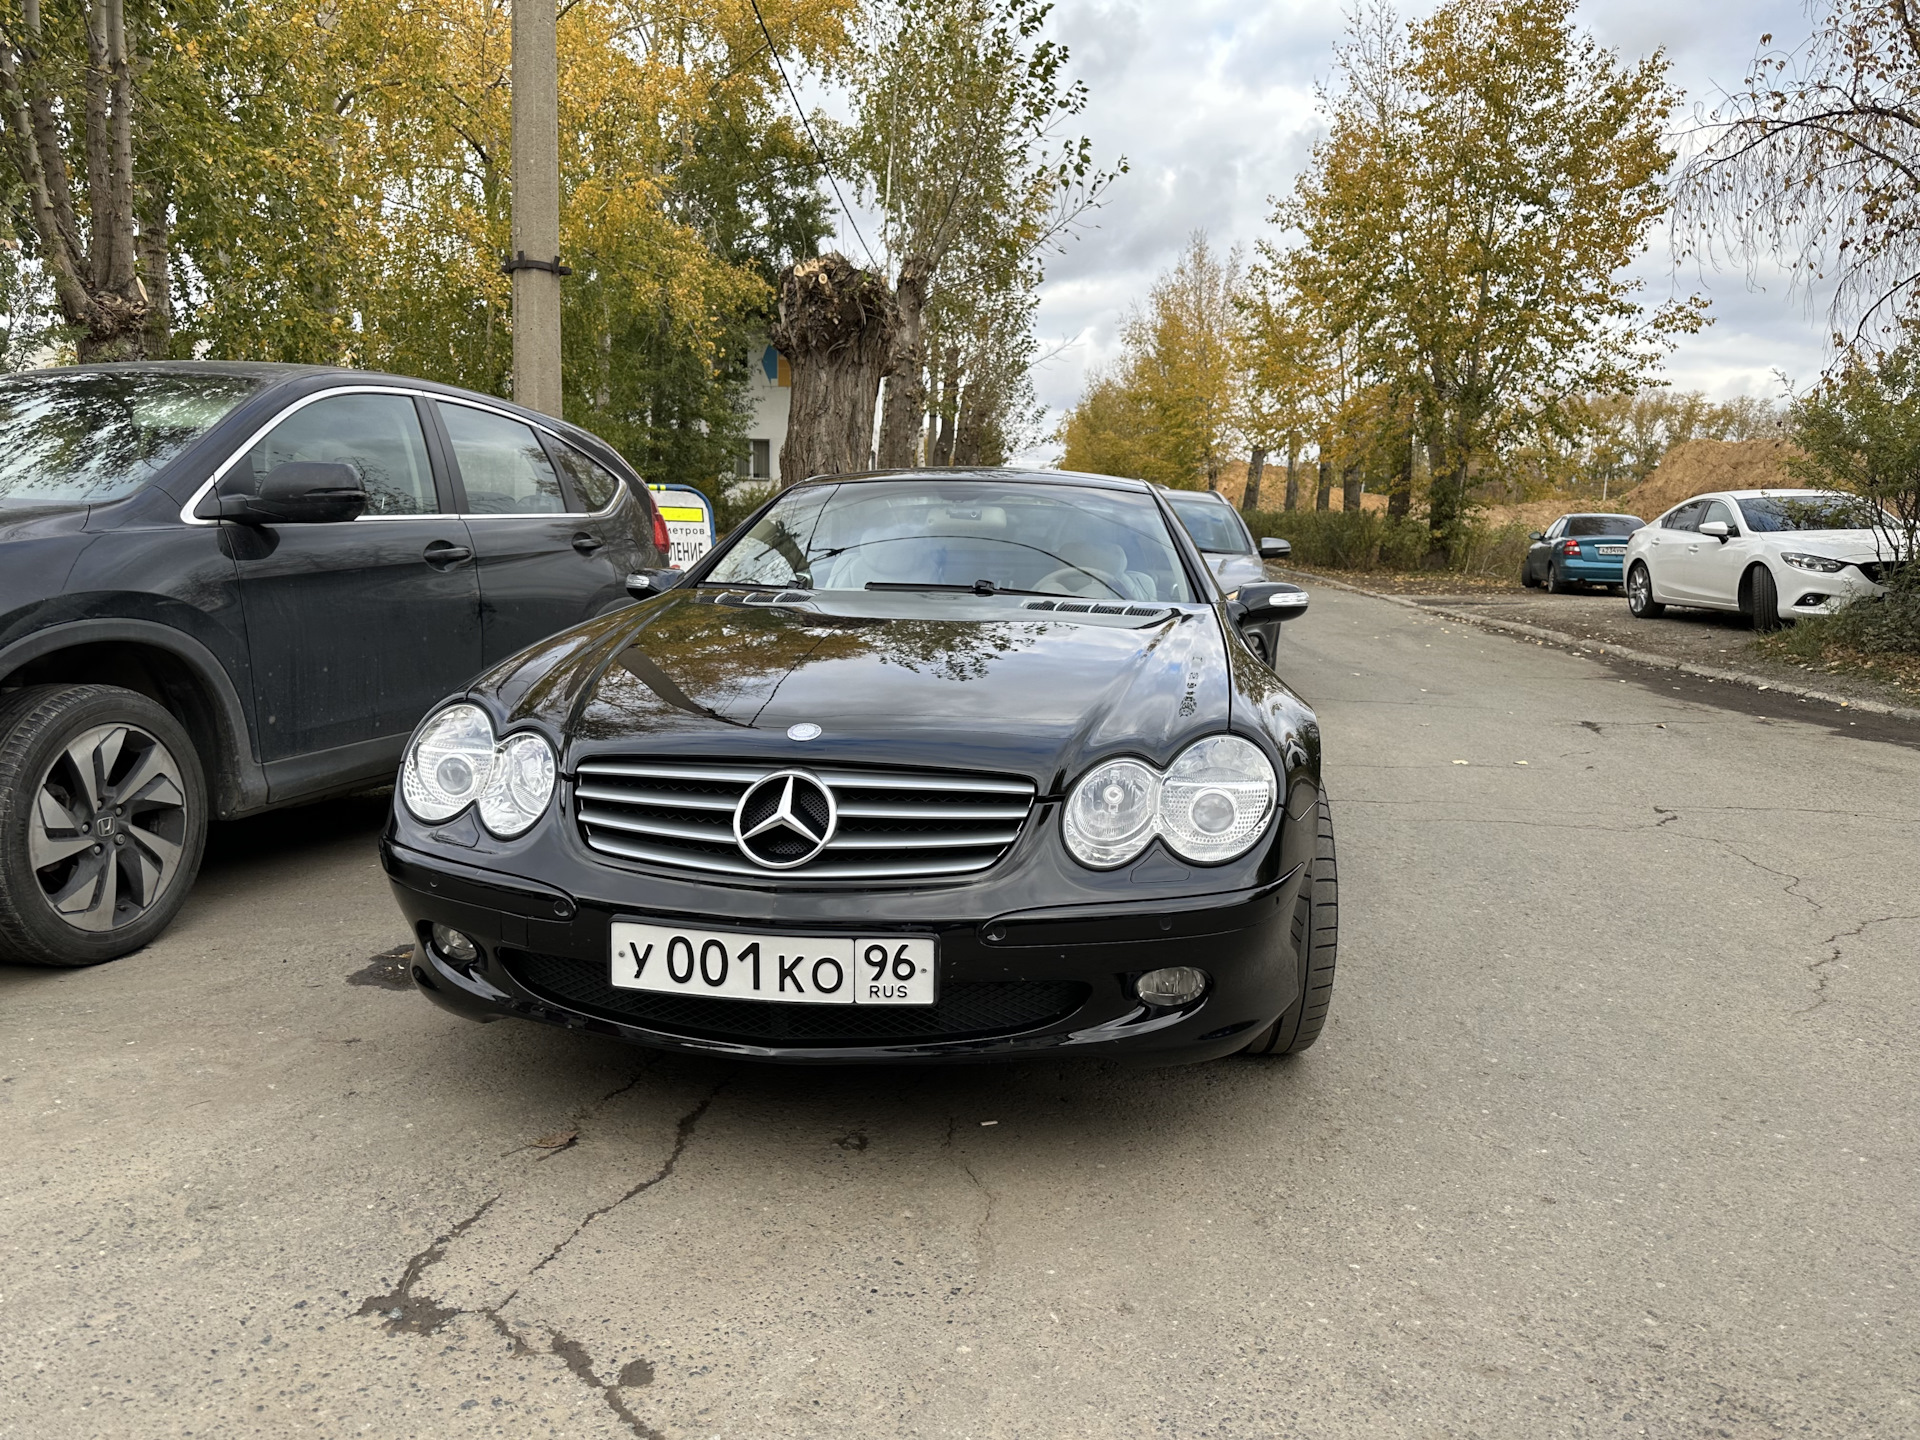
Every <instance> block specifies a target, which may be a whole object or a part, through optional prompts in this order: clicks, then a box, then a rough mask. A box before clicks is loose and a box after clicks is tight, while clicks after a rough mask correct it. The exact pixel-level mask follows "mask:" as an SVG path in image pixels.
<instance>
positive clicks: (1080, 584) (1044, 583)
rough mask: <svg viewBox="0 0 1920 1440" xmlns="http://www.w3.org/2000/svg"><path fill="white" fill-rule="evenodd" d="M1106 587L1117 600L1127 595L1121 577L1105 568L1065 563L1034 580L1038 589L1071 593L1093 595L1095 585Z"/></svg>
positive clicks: (1035, 587) (1108, 592)
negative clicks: (1121, 590)
mask: <svg viewBox="0 0 1920 1440" xmlns="http://www.w3.org/2000/svg"><path fill="white" fill-rule="evenodd" d="M1094 585H1099V586H1102V587H1104V588H1105V590H1106V592H1107V594H1109V595H1111V596H1113V598H1114V599H1116V600H1124V599H1126V598H1127V597H1126V596H1125V595H1122V594H1121V593H1120V577H1119V576H1118V575H1112V574H1109V573H1107V572H1106V571H1104V570H1088V569H1083V568H1082V567H1080V566H1078V565H1063V566H1061V567H1060V568H1059V569H1058V570H1056V571H1054V572H1053V573H1052V574H1051V575H1043V576H1042V577H1041V578H1040V579H1039V580H1037V581H1035V582H1034V586H1033V588H1034V589H1036V590H1064V591H1065V592H1066V593H1067V594H1069V595H1092V594H1094V593H1095V592H1094V590H1093V588H1092V587H1093V586H1094Z"/></svg>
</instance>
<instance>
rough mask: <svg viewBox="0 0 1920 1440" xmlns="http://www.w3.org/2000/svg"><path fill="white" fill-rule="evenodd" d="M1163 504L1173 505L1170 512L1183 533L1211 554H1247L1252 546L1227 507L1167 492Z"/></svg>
mask: <svg viewBox="0 0 1920 1440" xmlns="http://www.w3.org/2000/svg"><path fill="white" fill-rule="evenodd" d="M1167 503H1168V504H1170V505H1171V506H1173V513H1174V514H1176V515H1178V516H1179V517H1180V523H1181V524H1182V525H1184V526H1186V527H1187V533H1188V534H1189V535H1191V536H1193V543H1194V544H1195V545H1197V546H1199V547H1200V548H1201V549H1202V550H1204V551H1206V552H1207V553H1208V554H1211V555H1251V554H1252V553H1253V545H1252V544H1251V543H1250V542H1249V541H1248V539H1247V532H1246V531H1245V530H1243V529H1242V528H1241V526H1240V522H1239V520H1237V519H1236V518H1234V514H1233V511H1231V510H1229V509H1228V508H1227V507H1226V506H1225V505H1223V504H1221V503H1220V502H1219V501H1218V500H1204V499H1202V498H1200V497H1199V496H1197V495H1196V496H1193V497H1191V498H1189V497H1187V496H1185V495H1169V496H1167Z"/></svg>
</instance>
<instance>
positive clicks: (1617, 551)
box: [1593, 545, 1627, 555]
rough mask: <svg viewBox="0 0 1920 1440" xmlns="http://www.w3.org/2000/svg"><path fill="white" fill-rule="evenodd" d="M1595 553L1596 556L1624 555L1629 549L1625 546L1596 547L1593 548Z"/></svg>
mask: <svg viewBox="0 0 1920 1440" xmlns="http://www.w3.org/2000/svg"><path fill="white" fill-rule="evenodd" d="M1593 553H1594V554H1596V555H1624V554H1626V553H1627V547H1626V546H1624V545H1596V546H1594V547H1593Z"/></svg>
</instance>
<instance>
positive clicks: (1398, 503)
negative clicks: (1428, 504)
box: [1387, 431, 1414, 518]
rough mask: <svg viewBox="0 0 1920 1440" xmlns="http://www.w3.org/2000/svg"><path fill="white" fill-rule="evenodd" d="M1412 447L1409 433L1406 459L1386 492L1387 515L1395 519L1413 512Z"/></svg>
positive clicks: (1411, 436)
mask: <svg viewBox="0 0 1920 1440" xmlns="http://www.w3.org/2000/svg"><path fill="white" fill-rule="evenodd" d="M1413 445H1414V440H1413V434H1412V432H1411V431H1409V432H1408V434H1407V453H1406V458H1405V459H1404V460H1402V461H1401V462H1400V470H1399V473H1398V474H1396V475H1395V476H1394V477H1393V485H1392V488H1390V489H1389V490H1388V491H1387V514H1389V515H1392V516H1395V517H1396V518H1404V517H1405V516H1407V515H1409V514H1411V513H1412V511H1413Z"/></svg>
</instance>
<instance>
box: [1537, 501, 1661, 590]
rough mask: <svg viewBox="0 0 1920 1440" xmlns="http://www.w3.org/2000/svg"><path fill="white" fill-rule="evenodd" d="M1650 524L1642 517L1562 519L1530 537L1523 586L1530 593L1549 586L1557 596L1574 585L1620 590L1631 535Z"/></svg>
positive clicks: (1587, 516) (1567, 517)
mask: <svg viewBox="0 0 1920 1440" xmlns="http://www.w3.org/2000/svg"><path fill="white" fill-rule="evenodd" d="M1646 523H1647V522H1646V521H1644V520H1642V519H1641V518H1640V517H1639V516H1638V515H1562V516H1561V517H1560V518H1559V519H1558V520H1556V521H1554V522H1553V524H1551V525H1549V526H1548V527H1547V528H1546V529H1545V530H1541V531H1535V532H1534V533H1533V534H1532V535H1530V536H1528V537H1527V538H1528V539H1529V540H1530V541H1532V543H1531V544H1530V545H1529V546H1528V547H1527V558H1526V559H1525V560H1524V561H1522V562H1521V565H1520V583H1521V584H1522V585H1524V586H1526V587H1527V588H1528V589H1529V590H1537V589H1538V588H1539V587H1540V586H1542V585H1545V586H1546V587H1547V589H1548V590H1549V591H1551V592H1552V593H1553V594H1555V595H1564V594H1566V593H1567V592H1568V591H1570V590H1572V589H1573V587H1574V586H1576V585H1606V586H1610V587H1611V588H1612V589H1614V590H1615V591H1618V590H1619V589H1620V582H1621V580H1622V579H1623V578H1625V577H1624V576H1623V575H1622V574H1621V567H1622V566H1624V565H1625V564H1626V554H1627V537H1628V536H1629V535H1631V534H1633V532H1634V531H1636V530H1641V529H1644V528H1645V527H1646Z"/></svg>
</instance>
